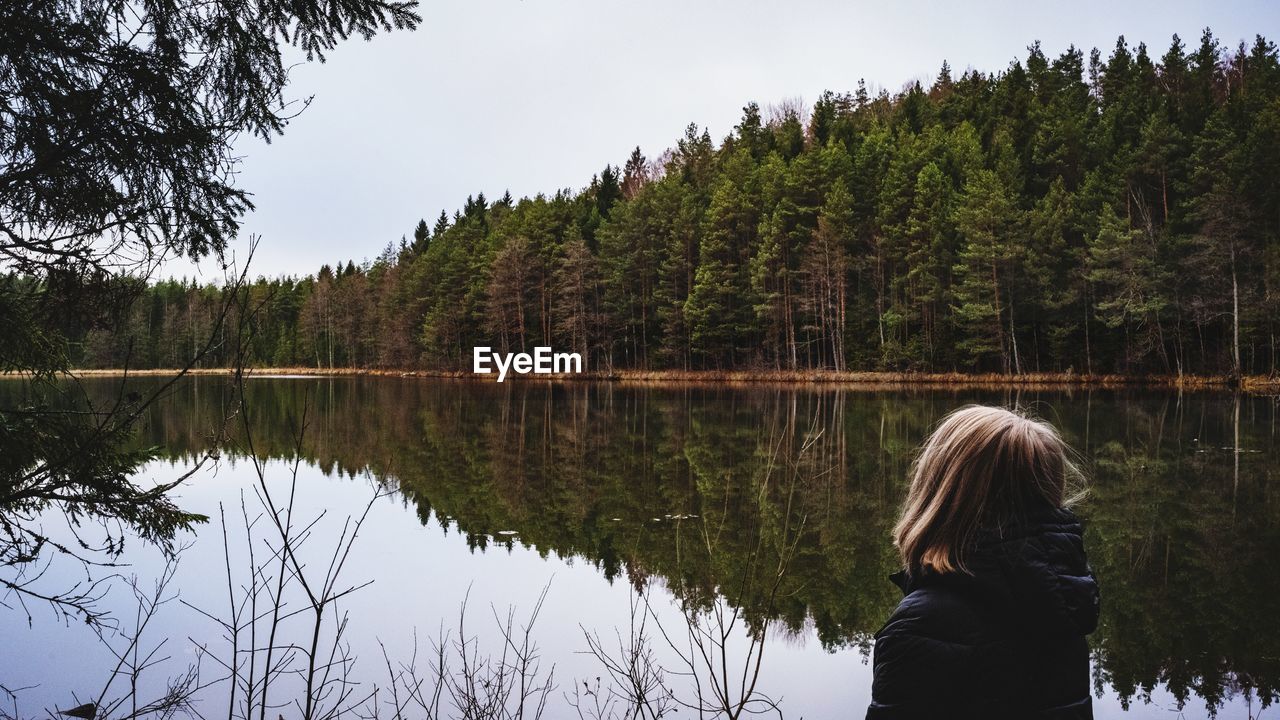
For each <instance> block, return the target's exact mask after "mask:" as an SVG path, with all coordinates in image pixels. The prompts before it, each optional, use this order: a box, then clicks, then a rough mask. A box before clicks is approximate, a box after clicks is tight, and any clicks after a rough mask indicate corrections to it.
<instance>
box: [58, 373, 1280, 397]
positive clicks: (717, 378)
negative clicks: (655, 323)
mask: <svg viewBox="0 0 1280 720" xmlns="http://www.w3.org/2000/svg"><path fill="white" fill-rule="evenodd" d="M177 372H178V370H177V369H152V370H129V371H128V374H129V375H135V376H166V375H173V374H176V373H177ZM229 372H230V370H228V369H226V368H194V369H192V370H190V371H189V374H191V375H206V376H207V375H213V376H217V375H226V374H228V373H229ZM72 373H73V374H74V375H76V376H77V377H119V376H120V375H122V374H124V373H125V371H124V370H120V369H84V370H74V371H72ZM246 374H247V375H249V376H250V377H259V378H261V377H298V376H316V377H332V376H362V377H379V376H383V377H426V378H447V379H456V380H470V381H483V382H493V381H494V380H495V376H493V375H476V374H474V373H471V372H468V371H464V370H396V369H386V368H332V369H330V368H313V367H281V368H253V369H250V370H247V371H246ZM508 380H510V381H517V382H519V381H531V380H533V381H546V380H557V381H584V380H585V381H610V382H618V383H622V384H692V385H710V384H714V385H735V384H792V383H799V384H812V385H846V386H857V387H866V388H872V389H878V388H899V387H906V388H922V389H924V388H961V387H1018V388H1025V389H1061V388H1071V387H1096V388H1116V387H1146V388H1172V389H1184V390H1200V389H1226V388H1230V387H1232V386H1233V383H1232V380H1231V378H1228V377H1225V376H1206V375H1182V376H1177V375H1102V374H1098V375H1085V374H1079V373H1022V374H1018V375H1006V374H1003V373H959V372H951V373H923V372H835V371H831V370H615V371H613V372H601V371H595V372H585V373H578V374H556V375H537V376H525V377H520V376H508ZM1240 387H1241V388H1242V389H1244V390H1246V391H1249V392H1257V393H1268V392H1280V377H1271V376H1261V375H1255V376H1247V377H1245V378H1242V379H1241V381H1240Z"/></svg>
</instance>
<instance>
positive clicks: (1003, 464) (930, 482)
mask: <svg viewBox="0 0 1280 720" xmlns="http://www.w3.org/2000/svg"><path fill="white" fill-rule="evenodd" d="M1070 455H1071V452H1070V449H1069V448H1068V447H1067V444H1066V442H1064V441H1063V439H1062V436H1061V435H1059V434H1058V431H1057V430H1056V429H1055V428H1054V427H1053V426H1052V425H1050V424H1049V423H1047V422H1044V421H1043V420H1037V419H1034V418H1031V417H1028V416H1027V415H1024V414H1022V413H1021V412H1014V411H1011V410H1007V409H1005V408H1000V407H989V406H985V405H968V406H966V407H962V408H960V409H959V410H956V411H954V412H952V413H951V414H949V415H947V416H946V417H945V418H943V419H942V422H941V423H939V424H938V426H937V428H935V429H934V431H933V433H932V434H931V435H930V436H929V439H928V440H926V441H925V443H924V445H923V446H922V447H921V449H920V454H919V455H918V456H917V457H916V459H915V462H914V463H913V464H912V468H911V487H910V489H909V490H908V492H907V499H906V502H905V503H904V505H903V508H902V515H901V517H900V518H899V519H898V524H897V525H896V526H895V527H894V530H893V536H894V544H895V545H897V547H898V552H899V554H900V556H901V558H902V564H903V566H904V567H906V568H907V570H908V571H910V572H913V573H914V572H919V571H921V570H931V571H933V572H939V573H947V572H954V571H957V570H958V571H960V572H968V569H967V568H966V567H965V560H966V556H967V555H968V553H969V551H970V549H971V546H972V543H973V542H974V539H975V536H976V534H977V532H978V530H979V529H981V528H990V529H998V528H999V527H1000V526H1001V525H1003V524H1005V523H1007V522H1009V521H1012V520H1015V519H1017V518H1018V517H1020V516H1022V515H1024V514H1025V513H1026V512H1027V511H1029V510H1032V509H1035V508H1037V507H1041V508H1043V507H1046V506H1049V507H1054V508H1057V507H1064V506H1068V505H1070V504H1072V503H1074V502H1075V501H1077V500H1079V499H1080V497H1081V496H1082V495H1083V493H1082V492H1081V491H1075V492H1072V491H1070V490H1069V488H1068V485H1069V484H1071V485H1074V484H1076V482H1077V481H1078V480H1079V479H1080V477H1081V476H1080V473H1079V471H1078V470H1077V468H1076V465H1075V463H1074V462H1072V459H1071V457H1070Z"/></svg>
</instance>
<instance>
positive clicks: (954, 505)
mask: <svg viewBox="0 0 1280 720" xmlns="http://www.w3.org/2000/svg"><path fill="white" fill-rule="evenodd" d="M1075 477H1077V473H1076V472H1075V468H1074V466H1073V464H1072V462H1071V459H1070V457H1069V451H1068V449H1067V446H1066V443H1064V442H1063V440H1062V437H1061V436H1059V435H1058V432H1057V431H1056V430H1055V429H1054V428H1053V427H1052V426H1051V425H1049V424H1048V423H1045V422H1043V421H1039V420H1033V419H1031V418H1028V417H1026V416H1024V415H1021V414H1019V413H1015V412H1010V411H1009V410H1005V409H1003V408H995V407H983V406H976V405H974V406H969V407H965V408H961V409H959V410H957V411H955V412H953V413H951V414H950V415H948V416H947V417H946V418H945V419H944V420H943V421H942V423H941V424H940V425H939V426H938V427H937V429H936V430H934V432H933V434H932V435H931V436H930V437H929V439H928V440H927V441H926V442H925V444H924V447H923V448H922V449H921V451H920V455H919V457H918V458H917V459H916V461H915V464H914V466H913V468H912V478H911V488H910V490H909V491H908V494H907V500H906V504H905V505H904V507H903V509H902V517H901V518H900V519H899V520H898V524H897V526H896V527H895V528H894V541H895V544H896V545H897V548H898V552H899V553H900V555H901V559H902V564H903V568H904V569H903V571H902V572H900V573H898V574H896V575H894V576H893V580H894V582H895V583H897V584H898V586H899V587H901V588H902V591H903V593H904V594H905V597H904V598H903V599H902V602H901V603H899V604H898V608H897V609H896V610H895V611H894V612H893V615H892V616H891V617H890V618H889V621H888V622H887V623H885V626H884V627H883V628H882V629H881V630H880V632H879V633H877V634H876V645H875V655H874V680H873V682H872V689H871V706H870V708H868V710H867V718H868V720H882V719H893V720H898V719H899V718H970V717H971V718H1018V719H1019V720H1022V719H1028V718H1053V719H1054V720H1057V719H1059V718H1062V719H1067V718H1071V719H1075V718H1092V717H1093V708H1092V703H1091V696H1090V694H1089V648H1088V644H1087V643H1086V642H1085V636H1086V635H1088V634H1089V633H1091V632H1093V630H1094V628H1095V627H1096V626H1097V624H1098V586H1097V584H1096V583H1095V582H1094V578H1093V573H1092V572H1091V571H1090V570H1089V566H1088V564H1087V562H1086V560H1085V553H1084V543H1083V541H1082V539H1081V527H1080V521H1079V520H1077V519H1076V517H1075V516H1074V515H1073V514H1072V513H1071V511H1070V510H1068V509H1067V508H1066V506H1067V505H1069V504H1070V503H1071V501H1072V500H1074V499H1075V498H1072V497H1070V496H1069V492H1070V490H1069V488H1068V485H1069V480H1070V479H1073V478H1075Z"/></svg>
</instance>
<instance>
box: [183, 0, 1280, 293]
mask: <svg viewBox="0 0 1280 720" xmlns="http://www.w3.org/2000/svg"><path fill="white" fill-rule="evenodd" d="M419 12H420V14H421V15H422V19H423V21H422V25H421V26H420V27H419V29H418V30H416V31H415V32H411V33H409V32H394V33H390V34H380V35H378V36H377V37H375V38H374V39H373V40H372V41H371V42H364V41H362V40H359V39H356V40H352V41H348V42H346V43H345V44H343V45H341V46H339V47H338V48H337V49H336V50H335V51H334V52H332V53H331V54H330V55H329V58H328V62H326V63H323V64H321V63H311V64H300V65H298V66H297V67H295V69H294V70H293V74H292V77H291V82H290V86H289V89H288V94H289V96H290V97H292V98H306V97H313V100H312V102H311V104H310V106H309V107H308V108H307V109H306V111H305V112H303V113H302V114H301V115H300V116H299V117H298V118H297V119H295V120H294V121H293V122H292V123H291V124H290V125H289V127H288V129H287V130H286V132H285V135H284V136H283V137H279V138H276V139H275V140H274V141H273V142H272V143H270V144H265V143H262V142H261V141H258V140H255V139H252V138H246V139H244V140H243V141H242V142H240V143H239V144H238V145H237V147H236V150H237V153H238V154H240V155H241V156H242V157H243V162H242V164H241V166H240V168H239V170H240V172H239V178H238V181H237V182H238V184H239V186H240V187H242V188H244V189H245V190H247V191H249V192H250V193H252V194H253V198H252V199H253V201H254V203H255V204H256V205H257V209H256V210H255V211H254V212H252V213H251V214H250V215H248V216H247V217H246V218H245V221H244V224H243V227H242V229H241V238H240V240H239V241H237V242H236V243H234V244H233V251H234V252H235V253H236V254H238V255H239V256H240V257H241V258H243V256H244V253H245V250H246V248H247V238H248V237H250V236H254V235H256V236H259V237H260V243H259V245H258V248H257V251H256V253H255V255H254V258H253V262H252V274H253V275H267V276H277V275H284V274H290V275H302V274H307V273H312V272H315V271H316V270H317V269H318V268H319V267H320V265H321V264H323V263H330V264H332V263H335V262H338V261H343V262H345V261H346V260H349V259H350V260H354V261H355V262H356V263H357V264H358V263H360V262H361V261H362V260H365V259H371V258H374V257H376V256H377V255H378V253H379V252H380V251H381V250H382V248H383V247H385V246H386V244H387V243H388V242H398V241H399V240H400V238H401V237H402V236H404V235H411V234H412V230H413V226H414V225H415V224H416V223H417V221H418V220H419V219H420V218H426V219H427V220H428V221H431V220H433V219H434V218H435V217H437V216H438V215H439V214H440V211H441V210H442V209H443V210H446V211H448V213H449V214H450V215H452V214H453V211H454V210H455V209H457V208H460V207H461V206H462V204H463V202H464V201H465V199H466V198H467V196H468V195H473V194H475V193H477V192H483V193H485V195H486V196H487V197H489V198H490V199H496V198H498V197H501V195H502V194H503V192H505V191H508V190H509V191H510V192H511V194H512V195H513V196H514V197H517V198H519V197H521V196H525V195H534V194H536V193H539V192H546V193H552V192H554V191H555V190H557V189H560V188H573V189H578V188H582V187H584V186H586V185H587V184H588V183H589V182H590V180H591V177H592V175H593V174H596V173H598V172H599V171H600V170H601V169H602V168H603V167H604V166H605V164H606V163H609V164H613V165H621V164H622V163H623V162H624V161H625V160H626V158H627V156H628V155H629V154H630V151H631V149H632V148H634V147H636V146H639V147H640V148H641V150H642V151H643V152H644V153H645V155H646V156H648V157H654V156H656V155H658V154H660V153H661V152H662V151H663V150H665V149H666V148H668V147H670V146H672V145H673V144H674V143H675V141H676V139H677V138H679V137H680V136H681V134H682V133H683V130H684V128H685V126H686V125H688V124H689V123H691V122H693V123H697V124H698V125H699V126H700V127H706V128H709V130H710V131H711V135H712V137H713V138H715V139H716V140H717V142H718V141H719V139H720V138H722V137H724V135H725V134H727V133H728V132H729V131H730V130H731V129H732V127H733V126H734V125H735V124H736V123H737V121H738V120H739V118H740V117H741V112H742V107H743V106H744V105H745V104H746V103H748V102H750V101H756V102H758V103H760V104H761V106H762V107H764V106H768V105H769V104H770V103H776V102H779V101H782V100H786V99H792V98H800V99H802V100H804V102H806V103H812V102H813V100H815V99H816V98H817V97H818V96H819V94H821V92H822V91H823V90H826V89H830V90H834V91H837V92H842V91H851V90H853V89H854V88H855V87H856V86H857V82H858V80H859V78H865V79H866V81H867V84H868V87H869V88H871V89H872V90H873V91H874V90H877V89H879V88H884V89H887V90H889V91H890V92H896V91H898V90H900V89H901V88H902V87H903V86H904V85H905V84H907V83H909V82H911V81H912V80H921V81H922V82H926V83H927V82H931V81H932V79H933V77H934V76H935V75H936V73H937V71H938V68H939V67H940V66H941V65H942V62H943V60H947V61H948V62H950V64H951V67H952V70H953V73H955V74H957V75H958V74H959V73H960V72H962V71H963V70H964V69H966V68H969V67H972V68H975V69H978V70H982V71H984V72H990V71H998V70H1001V69H1003V68H1005V67H1007V66H1008V65H1009V63H1010V62H1011V61H1012V60H1013V59H1015V58H1025V56H1026V47H1027V46H1028V45H1030V44H1031V43H1032V42H1033V41H1035V40H1039V41H1040V42H1041V45H1042V47H1043V48H1044V51H1045V53H1046V54H1048V55H1049V56H1050V57H1053V56H1056V55H1057V54H1059V53H1061V52H1062V51H1063V50H1065V49H1066V48H1067V47H1068V46H1069V45H1072V44H1074V45H1076V46H1078V47H1082V48H1084V49H1085V50H1086V51H1087V50H1088V49H1089V48H1092V47H1099V48H1101V49H1102V51H1103V53H1104V55H1105V54H1106V53H1108V52H1109V51H1110V49H1111V48H1112V47H1114V45H1115V42H1116V38H1117V37H1118V36H1119V35H1124V36H1125V37H1126V39H1127V40H1128V41H1129V43H1130V44H1136V43H1138V42H1140V41H1141V42H1146V43H1147V44H1148V46H1149V47H1150V48H1151V53H1152V55H1153V56H1156V57H1158V56H1159V55H1161V54H1163V53H1164V51H1165V50H1166V49H1167V48H1168V45H1169V42H1170V38H1171V37H1172V35H1173V34H1174V33H1177V34H1179V35H1180V36H1181V37H1182V39H1183V41H1184V42H1185V43H1186V44H1187V45H1189V46H1192V47H1194V45H1195V44H1196V43H1198V41H1199V38H1200V33H1201V31H1202V30H1203V28H1205V27H1211V28H1212V29H1213V31H1214V34H1215V35H1216V36H1217V37H1218V38H1219V39H1220V41H1221V42H1222V43H1223V44H1224V45H1227V46H1232V47H1233V46H1234V45H1235V44H1236V43H1237V42H1239V41H1240V40H1249V41H1252V39H1253V37H1254V36H1255V35H1257V34H1259V33H1261V34H1263V35H1264V36H1267V37H1268V38H1269V39H1273V40H1275V39H1280V37H1278V36H1280V2H1275V0H1269V1H1264V0H1254V1H1233V0H1217V1H1215V2H1189V1H1186V0H1165V1H1164V2H1125V1H1123V0H1106V1H1105V2H1098V1H1095V0H1072V1H1071V2H1043V3H1032V2H1026V1H1023V2H982V1H980V0H971V1H970V2H964V3H958V2H924V1H922V0H910V1H902V0H876V1H874V2H864V1H861V0H859V1H857V2H818V1H816V0H815V1H808V0H790V1H788V2H777V3H765V2H755V1H754V0H734V1H730V0H708V1H705V2H694V1H692V0H684V1H683V2H679V1H674V0H644V1H643V2H639V1H636V0H629V1H623V0H484V1H480V2H477V1H476V0H421V4H420V6H419ZM193 272H194V273H196V274H198V275H199V276H200V277H201V278H202V279H205V280H216V279H218V278H220V277H221V272H220V271H218V270H217V268H215V267H214V266H213V264H212V263H206V264H205V265H204V266H202V267H200V268H194V269H193V268H192V267H191V266H190V265H188V264H186V263H183V262H174V263H171V264H170V265H169V266H168V267H167V268H166V269H165V271H164V274H168V275H176V276H183V275H190V274H192V273H193Z"/></svg>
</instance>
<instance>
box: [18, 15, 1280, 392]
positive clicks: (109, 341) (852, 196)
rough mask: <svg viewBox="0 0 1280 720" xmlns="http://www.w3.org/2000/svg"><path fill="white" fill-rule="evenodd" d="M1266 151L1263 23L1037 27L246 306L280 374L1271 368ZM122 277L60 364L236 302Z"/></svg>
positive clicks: (105, 361)
mask: <svg viewBox="0 0 1280 720" xmlns="http://www.w3.org/2000/svg"><path fill="white" fill-rule="evenodd" d="M1156 52H1158V51H1156ZM1277 167H1280V60H1278V55H1277V49H1276V45H1275V44H1274V43H1272V42H1270V41H1267V40H1266V39H1264V38H1263V37H1261V36H1258V37H1257V38H1256V39H1254V40H1253V41H1252V42H1241V43H1240V44H1238V45H1237V46H1235V47H1230V46H1227V45H1224V44H1222V43H1221V42H1220V41H1219V40H1218V39H1216V38H1215V37H1214V36H1213V34H1212V32H1211V31H1209V30H1205V31H1204V32H1203V35H1202V36H1201V38H1200V39H1199V42H1198V43H1194V44H1190V45H1189V44H1187V43H1184V42H1183V41H1182V40H1181V39H1179V38H1178V37H1177V36H1174V38H1173V40H1172V43H1171V44H1170V45H1169V47H1168V49H1167V50H1165V51H1164V52H1163V54H1161V55H1159V56H1156V55H1155V54H1153V51H1152V50H1151V49H1150V48H1148V47H1147V46H1146V45H1145V44H1142V43H1139V44H1137V45H1136V46H1135V45H1132V44H1130V43H1129V42H1127V41H1126V40H1125V38H1123V37H1121V38H1120V39H1119V40H1118V41H1117V42H1116V45H1115V47H1114V48H1113V49H1112V50H1111V51H1110V52H1109V53H1105V54H1104V53H1102V52H1099V51H1098V50H1097V49H1094V50H1093V51H1091V52H1087V53H1086V52H1085V51H1082V50H1080V49H1078V48H1075V47H1071V48H1068V49H1067V50H1066V51H1064V52H1062V53H1061V54H1060V55H1058V56H1057V57H1051V56H1049V55H1046V54H1045V52H1044V51H1043V50H1042V48H1041V47H1040V45H1039V44H1038V43H1036V44H1032V45H1031V46H1030V47H1029V48H1028V50H1027V54H1026V56H1025V58H1021V59H1016V60H1014V61H1012V62H1011V63H1010V64H1009V66H1008V67H1007V68H1005V69H1003V70H1001V71H999V72H993V73H988V72H983V71H981V70H975V69H968V70H966V71H964V72H963V73H953V71H952V69H951V67H950V66H949V65H948V64H945V63H944V64H943V65H942V67H941V69H940V71H939V72H938V73H937V75H936V77H934V78H933V79H932V80H931V81H917V82H912V83H910V84H908V85H907V86H906V87H904V88H903V89H902V90H901V91H899V92H897V93H890V92H886V91H878V92H876V91H871V90H868V88H867V85H866V83H864V82H861V81H860V82H859V83H858V84H857V87H856V90H855V91H853V92H851V93H837V92H826V93H823V94H822V95H821V97H819V98H818V99H817V100H816V102H814V103H812V105H805V104H802V103H800V102H799V101H787V102H783V103H780V104H777V105H770V106H765V107H761V106H760V105H758V104H756V103H750V104H748V105H747V106H746V107H745V108H743V111H742V116H741V120H740V122H739V123H738V124H737V125H736V126H735V127H734V128H733V129H732V131H731V132H729V133H728V134H727V135H726V136H724V137H723V138H721V139H720V140H719V141H718V142H717V141H716V139H715V138H713V137H712V135H711V133H710V131H709V130H707V129H702V128H699V127H697V126H695V125H689V126H688V128H687V130H686V132H685V134H684V136H683V137H681V138H679V139H678V141H677V142H676V143H675V146H674V147H672V148H671V149H669V150H667V151H665V152H663V153H662V154H660V155H658V156H657V157H646V156H644V155H643V154H642V153H641V151H640V149H639V148H637V149H636V150H635V151H634V152H632V153H631V154H630V157H628V158H627V159H626V160H625V162H624V163H622V164H621V165H613V164H607V165H605V167H604V168H603V170H601V171H600V172H599V173H598V174H597V175H596V176H595V177H592V178H591V179H590V182H589V183H588V184H587V185H586V186H585V187H584V188H582V189H580V190H576V191H573V190H566V189H562V190H556V191H553V192H549V193H547V194H539V195H537V196H535V197H531V198H530V197H526V198H521V199H518V200H517V199H514V198H512V197H511V196H510V194H509V193H508V194H505V195H503V196H502V197H501V198H498V199H492V198H490V197H486V196H485V194H483V193H477V194H475V195H474V196H472V197H469V198H467V199H466V202H465V204H464V205H463V206H462V208H461V209H460V210H458V211H456V212H454V213H453V214H449V213H448V212H445V211H441V213H440V214H439V216H438V217H437V218H436V219H434V220H433V221H428V220H425V219H424V220H421V221H419V222H418V223H417V225H416V227H415V228H414V229H413V231H412V233H411V234H409V235H406V237H403V238H401V239H400V240H399V241H398V242H391V243H388V244H386V247H385V249H384V250H383V251H382V252H381V253H380V254H379V255H378V256H377V257H376V258H375V259H373V260H371V261H369V260H365V261H363V262H358V261H355V260H345V259H344V260H343V261H341V262H336V263H335V264H333V265H332V266H330V265H325V266H324V267H321V268H319V269H318V271H317V272H316V273H315V274H313V275H307V276H305V277H278V278H265V277H264V278H259V279H257V280H256V281H252V282H250V283H248V284H247V285H245V286H244V287H242V288H239V291H240V292H242V293H243V294H244V302H242V303H240V306H239V310H238V312H240V313H242V314H244V316H245V317H246V318H247V324H248V325H250V326H251V327H252V330H253V332H252V339H251V341H250V342H251V346H250V350H249V357H248V358H247V361H248V363H249V364H251V365H256V366H272V367H316V368H337V367H356V368H395V369H462V368H465V367H467V366H468V365H469V362H470V358H471V351H472V350H471V349H472V347H474V346H478V345H486V346H491V347H493V348H494V349H495V350H501V351H502V352H516V351H522V350H528V349H529V348H532V347H534V346H537V345H547V346H551V347H554V348H556V349H557V350H562V351H575V352H579V353H581V354H582V356H583V358H585V359H586V364H587V368H588V369H589V370H594V371H603V372H611V371H614V370H624V369H647V370H649V369H676V370H705V369H709V370H725V369H744V370H749V369H762V370H765V369H767V370H818V369H829V370H835V371H843V370H906V371H939V372H951V371H959V372H983V373H1009V374H1016V373H1028V372H1058V373H1081V374H1101V373H1124V374H1135V375H1136V374H1160V375H1183V374H1204V375H1223V376H1236V377H1238V376H1241V375H1270V374H1273V373H1274V372H1275V371H1276V369H1277V350H1278V346H1277V337H1276V336H1277V330H1278V329H1280V328H1278V327H1277V323H1276V321H1275V318H1276V316H1277V310H1278V309H1280V297H1278V296H1277V291H1278V289H1280V288H1278V287H1277V286H1278V285H1280V242H1278V241H1280V183H1278V182H1276V179H1275V177H1274V175H1273V173H1274V169H1275V168H1277ZM495 181H496V182H500V179H495ZM499 187H500V185H499ZM410 223H411V221H410ZM410 223H406V225H408V224H410ZM270 240H271V239H270V238H268V239H267V241H268V242H269V241H270ZM355 240H360V241H366V240H364V239H353V244H357V243H356V242H354V241H355ZM366 242H367V241H366ZM370 244H374V243H372V242H371V243H370ZM375 246H376V244H375ZM4 282H6V283H10V284H13V283H17V284H21V283H31V282H35V281H33V280H30V279H29V278H23V277H19V276H16V275H10V276H9V277H7V278H6V279H5V280H4ZM122 287H123V289H124V290H125V291H127V292H129V293H131V294H132V296H133V297H134V300H133V302H132V303H131V304H130V305H129V306H128V309H127V310H125V311H123V312H121V313H117V314H116V316H115V317H114V318H113V319H112V320H111V321H110V322H98V323H94V324H93V325H91V326H83V325H76V321H75V319H74V318H70V319H66V320H65V322H66V323H67V324H68V337H69V338H71V340H72V345H73V347H72V352H71V356H72V360H73V363H74V364H75V365H78V366H81V367H121V366H125V365H127V366H129V367H134V368H146V367H157V368H168V367H181V366H183V365H184V364H185V362H186V361H187V360H188V359H189V358H190V357H191V356H193V355H194V354H196V353H197V351H198V350H199V349H200V347H201V346H202V345H203V344H204V343H205V342H207V340H208V337H209V335H210V333H212V332H213V331H214V330H215V324H216V322H217V317H218V309H219V307H220V305H221V303H222V299H223V297H222V296H223V294H224V293H225V292H226V290H225V288H223V287H221V286H218V285H214V284H197V283H195V282H194V281H191V280H176V279H172V280H164V281H156V282H152V281H144V280H140V279H132V280H128V281H124V282H123V286H122ZM51 291H52V290H51ZM226 347H228V348H229V347H231V344H230V343H228V344H227V345H226ZM231 361H232V358H230V357H229V356H227V354H226V352H224V351H222V350H221V349H219V348H218V347H215V348H214V351H213V352H211V353H209V354H207V355H206V356H204V357H203V359H202V360H201V363H200V364H202V365H205V366H222V365H226V364H229V363H230V362H231Z"/></svg>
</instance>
